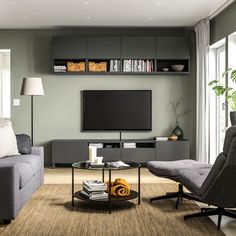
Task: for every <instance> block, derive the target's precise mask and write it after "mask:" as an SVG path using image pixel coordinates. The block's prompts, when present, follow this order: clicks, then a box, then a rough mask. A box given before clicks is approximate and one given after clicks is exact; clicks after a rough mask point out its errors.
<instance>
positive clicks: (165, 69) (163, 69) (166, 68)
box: [162, 67, 170, 72]
mask: <svg viewBox="0 0 236 236" xmlns="http://www.w3.org/2000/svg"><path fill="white" fill-rule="evenodd" d="M169 70H170V68H168V67H164V68H162V71H164V72H168V71H169Z"/></svg>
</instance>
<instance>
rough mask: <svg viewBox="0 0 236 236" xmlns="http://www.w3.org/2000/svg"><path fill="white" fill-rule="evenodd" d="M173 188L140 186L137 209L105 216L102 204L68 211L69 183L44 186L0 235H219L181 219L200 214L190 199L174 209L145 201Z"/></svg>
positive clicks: (204, 221)
mask: <svg viewBox="0 0 236 236" xmlns="http://www.w3.org/2000/svg"><path fill="white" fill-rule="evenodd" d="M80 187H81V186H79V185H77V186H76V189H79V188H80ZM132 187H133V188H136V187H137V185H132ZM176 190H177V185H176V184H143V185H142V186H141V191H142V193H141V195H142V198H141V205H137V199H135V200H132V201H130V202H123V203H119V204H115V205H113V211H112V214H108V212H107V206H106V205H104V204H99V205H98V204H94V203H93V204H90V203H87V202H82V201H80V200H76V201H75V207H72V206H71V186H70V185H62V184H61V185H44V186H43V187H41V188H40V189H39V190H38V191H37V192H36V193H35V194H34V195H33V197H32V198H31V200H30V201H29V202H28V203H27V204H26V205H25V206H24V207H23V209H22V210H21V211H20V213H19V215H18V216H17V218H16V219H15V220H14V221H12V223H11V224H10V225H7V226H5V225H3V224H0V235H1V236H3V235H4V236H5V235H9V236H15V235H17V236H23V235H24V236H28V235H32V236H44V235H56V236H57V235H58V236H67V235H81V236H82V235H83V236H86V235H88V236H96V235H99V236H100V235H101V236H116V235H117V236H121V235H122V236H126V235H130V236H132V235H135V236H139V235H145V236H146V235H147V236H148V235H150V236H159V235H161V236H165V235H167V236H172V235H174V236H182V235H187V236H189V235H194V236H195V235H204V236H209V235H224V234H223V233H222V232H221V231H219V230H217V228H216V226H215V224H214V223H213V222H212V221H211V220H210V219H209V218H201V219H190V220H187V221H184V219H183V216H184V215H185V214H191V213H194V212H197V211H199V210H200V209H199V207H198V206H197V205H196V203H195V202H193V201H190V200H183V201H182V202H181V205H180V206H179V209H178V210H175V209H174V201H172V200H163V201H159V202H153V203H152V204H150V203H149V198H150V197H154V196H158V195H162V194H165V193H166V192H171V191H176Z"/></svg>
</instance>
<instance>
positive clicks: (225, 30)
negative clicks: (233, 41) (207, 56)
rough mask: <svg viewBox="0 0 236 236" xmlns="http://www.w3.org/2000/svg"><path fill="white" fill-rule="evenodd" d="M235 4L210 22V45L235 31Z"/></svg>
mask: <svg viewBox="0 0 236 236" xmlns="http://www.w3.org/2000/svg"><path fill="white" fill-rule="evenodd" d="M235 16H236V2H233V3H232V4H231V5H229V6H228V7H227V8H226V9H225V10H224V11H222V12H221V13H220V14H219V15H217V16H216V17H215V18H213V19H212V20H211V23H210V28H211V44H214V43H215V42H217V41H219V40H220V39H222V38H224V37H226V36H227V35H229V34H231V33H233V32H235V31H236V21H235Z"/></svg>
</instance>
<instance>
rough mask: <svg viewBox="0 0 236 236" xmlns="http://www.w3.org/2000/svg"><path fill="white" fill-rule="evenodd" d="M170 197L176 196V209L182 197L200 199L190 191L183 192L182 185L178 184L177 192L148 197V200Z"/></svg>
mask: <svg viewBox="0 0 236 236" xmlns="http://www.w3.org/2000/svg"><path fill="white" fill-rule="evenodd" d="M171 198H177V200H176V203H175V209H178V206H179V202H180V200H182V199H183V198H186V199H189V200H194V201H200V200H199V199H198V198H197V197H195V196H194V195H193V194H191V193H185V192H184V191H183V185H182V184H179V190H178V192H171V193H166V195H163V196H158V197H154V198H151V199H150V202H153V201H156V200H163V199H171Z"/></svg>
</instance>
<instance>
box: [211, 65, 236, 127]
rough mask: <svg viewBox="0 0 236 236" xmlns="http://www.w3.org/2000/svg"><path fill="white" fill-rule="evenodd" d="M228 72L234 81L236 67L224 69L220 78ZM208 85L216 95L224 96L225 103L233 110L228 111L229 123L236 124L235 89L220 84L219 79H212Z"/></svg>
mask: <svg viewBox="0 0 236 236" xmlns="http://www.w3.org/2000/svg"><path fill="white" fill-rule="evenodd" d="M229 72H231V74H230V78H231V80H232V81H233V82H234V83H236V69H234V70H232V69H229V70H227V71H225V72H224V73H223V75H222V78H224V77H225V76H226V75H227V74H228V73H229ZM208 85H209V86H212V90H214V91H215V94H216V96H221V95H224V96H225V99H226V101H227V103H228V104H229V106H230V107H231V108H232V110H233V111H231V112H230V121H231V125H236V90H235V89H233V88H232V87H226V86H224V85H221V83H220V80H212V81H211V82H210V83H209V84H208Z"/></svg>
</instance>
